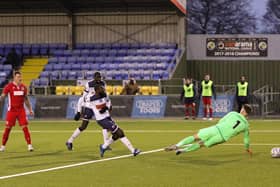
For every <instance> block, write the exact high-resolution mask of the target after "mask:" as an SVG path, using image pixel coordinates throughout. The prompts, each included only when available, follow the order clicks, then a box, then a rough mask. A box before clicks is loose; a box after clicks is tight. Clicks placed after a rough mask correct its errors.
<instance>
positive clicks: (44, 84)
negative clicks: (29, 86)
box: [40, 78, 49, 86]
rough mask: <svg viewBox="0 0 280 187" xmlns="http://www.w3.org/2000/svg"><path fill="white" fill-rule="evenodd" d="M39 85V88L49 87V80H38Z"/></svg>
mask: <svg viewBox="0 0 280 187" xmlns="http://www.w3.org/2000/svg"><path fill="white" fill-rule="evenodd" d="M40 85H41V86H48V85H49V79H48V78H40Z"/></svg>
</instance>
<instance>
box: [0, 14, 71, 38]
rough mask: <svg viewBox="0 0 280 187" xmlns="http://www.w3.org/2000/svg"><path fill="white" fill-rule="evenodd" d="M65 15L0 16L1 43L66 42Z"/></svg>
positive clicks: (66, 19) (66, 27)
mask: <svg viewBox="0 0 280 187" xmlns="http://www.w3.org/2000/svg"><path fill="white" fill-rule="evenodd" d="M68 23H69V20H68V18H67V16H60V15H57V16H54V15H17V16H3V15H2V16H0V42H1V43H66V42H67V41H68V34H69V33H68Z"/></svg>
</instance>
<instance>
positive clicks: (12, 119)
mask: <svg viewBox="0 0 280 187" xmlns="http://www.w3.org/2000/svg"><path fill="white" fill-rule="evenodd" d="M16 120H18V123H19V125H20V126H25V125H28V120H27V116H26V113H25V109H22V110H18V111H8V112H7V115H6V126H7V127H13V126H15V125H16Z"/></svg>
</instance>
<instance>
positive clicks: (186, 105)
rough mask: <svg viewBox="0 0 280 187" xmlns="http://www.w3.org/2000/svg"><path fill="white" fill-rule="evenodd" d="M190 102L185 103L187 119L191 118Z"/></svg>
mask: <svg viewBox="0 0 280 187" xmlns="http://www.w3.org/2000/svg"><path fill="white" fill-rule="evenodd" d="M189 115H190V114H189V104H188V103H186V104H185V119H189Z"/></svg>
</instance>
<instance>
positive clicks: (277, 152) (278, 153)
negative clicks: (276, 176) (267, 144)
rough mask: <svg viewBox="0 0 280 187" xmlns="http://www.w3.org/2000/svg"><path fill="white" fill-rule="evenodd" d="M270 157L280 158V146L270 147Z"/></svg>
mask: <svg viewBox="0 0 280 187" xmlns="http://www.w3.org/2000/svg"><path fill="white" fill-rule="evenodd" d="M271 156H272V158H280V147H274V148H272V149H271Z"/></svg>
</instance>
